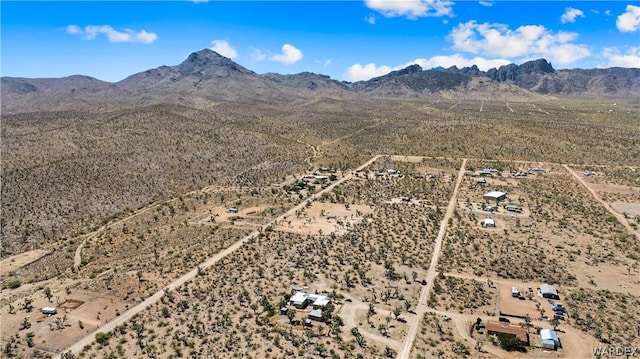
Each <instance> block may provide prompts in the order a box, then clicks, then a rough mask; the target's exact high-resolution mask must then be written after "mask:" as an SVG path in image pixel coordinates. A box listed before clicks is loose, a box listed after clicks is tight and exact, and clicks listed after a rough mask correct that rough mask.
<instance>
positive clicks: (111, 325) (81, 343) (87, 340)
mask: <svg viewBox="0 0 640 359" xmlns="http://www.w3.org/2000/svg"><path fill="white" fill-rule="evenodd" d="M380 157H382V155H377V156H374V157H373V158H371V159H370V160H368V161H367V162H365V163H364V164H362V165H361V166H360V167H358V168H356V169H355V171H359V170H363V169H364V168H366V167H367V166H369V165H370V164H372V163H373V162H375V161H376V160H377V159H378V158H380ZM463 167H464V164H463ZM353 173H354V171H349V172H348V174H347V175H346V176H344V177H342V178H340V179H339V180H337V181H336V182H334V183H332V184H331V185H329V186H328V187H327V188H325V189H323V190H322V191H319V192H317V193H315V194H314V195H312V196H311V197H310V198H309V199H308V200H310V201H313V200H315V199H316V198H319V197H320V196H321V195H322V194H323V193H325V192H329V191H331V190H333V189H334V188H335V187H336V186H338V185H340V184H341V183H343V182H345V181H348V180H349V179H351V177H353ZM306 202H307V201H306V200H305V201H302V202H301V203H300V204H298V205H296V206H294V207H292V208H291V209H289V210H288V211H287V212H285V213H283V214H281V215H280V216H279V217H277V218H275V219H272V220H271V221H270V222H268V223H266V224H265V225H264V227H266V226H270V225H274V224H275V223H276V222H281V221H283V220H284V218H285V217H287V216H290V215H293V214H295V212H296V211H298V210H300V209H302V208H303V207H304V206H305V205H306ZM158 205H159V204H158ZM153 207H154V206H151V207H146V208H145V209H143V210H141V211H144V210H149V209H151V208H153ZM137 214H139V213H136V215H137ZM132 215H133V214H132ZM129 217H130V216H129ZM100 230H101V229H100ZM100 230H98V231H96V232H93V233H92V234H93V235H95V234H96V233H99V231H100ZM258 234H259V232H258V231H257V230H255V231H253V232H251V233H249V234H248V235H247V236H246V237H244V238H242V239H241V240H239V241H237V242H235V243H234V244H232V245H231V246H230V247H228V248H226V249H224V250H222V251H221V252H218V253H217V254H216V255H214V256H213V257H211V258H209V259H207V260H206V261H204V262H203V263H201V264H200V265H199V266H197V267H196V268H193V269H192V270H191V271H189V272H188V273H186V274H184V275H182V276H181V277H179V278H178V279H176V280H174V281H173V282H171V283H170V284H169V285H167V286H166V288H168V289H169V290H174V289H176V288H177V287H179V286H181V285H183V284H184V283H186V282H187V281H190V280H192V279H193V278H195V277H196V276H197V275H198V267H200V268H201V269H203V270H206V269H207V268H209V267H211V266H212V265H214V264H215V263H217V262H218V261H220V260H221V259H223V258H224V257H226V256H228V255H229V254H231V253H233V252H234V251H236V250H237V249H238V248H240V247H242V246H243V245H244V244H245V243H246V242H247V241H249V240H250V239H252V238H254V237H255V236H257V235H258ZM90 235H91V234H90ZM164 293H165V290H164V289H163V290H160V291H158V292H156V293H155V294H153V295H152V296H150V297H148V298H147V299H145V300H144V301H143V302H142V303H140V304H138V305H136V306H134V307H132V308H131V309H129V310H127V311H126V312H124V313H122V314H121V315H120V316H118V317H116V318H114V319H113V320H111V321H110V322H108V323H106V324H104V325H103V326H101V327H99V328H98V329H96V330H95V331H93V332H91V333H89V334H88V335H86V336H85V337H83V338H81V339H80V340H78V341H77V342H75V343H74V344H72V345H71V346H69V347H67V348H66V349H64V350H63V351H62V352H63V353H64V352H68V351H71V352H72V353H76V354H77V353H79V352H80V351H81V350H82V348H84V347H85V346H86V345H89V344H91V343H93V341H94V340H95V335H96V333H98V332H104V333H107V332H109V331H111V330H113V329H115V328H116V327H117V326H119V325H122V324H124V323H125V322H127V321H128V320H129V319H131V318H132V317H133V316H135V315H136V314H138V313H140V312H141V311H143V310H145V309H147V308H148V307H150V306H151V305H153V304H155V303H157V302H158V301H159V300H160V298H162V297H163V296H164ZM54 358H55V359H60V358H61V354H58V355H56V356H55V357H54Z"/></svg>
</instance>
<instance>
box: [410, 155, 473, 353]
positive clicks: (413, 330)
mask: <svg viewBox="0 0 640 359" xmlns="http://www.w3.org/2000/svg"><path fill="white" fill-rule="evenodd" d="M466 166H467V159H466V158H465V159H464V160H463V161H462V165H461V166H460V171H458V178H457V180H456V186H455V187H454V189H453V194H451V199H449V205H448V206H447V211H446V212H445V214H444V218H443V219H442V222H440V231H439V232H438V237H436V243H435V245H434V248H433V256H432V257H431V263H430V264H429V271H427V278H426V279H427V285H426V286H424V287H423V288H422V292H420V300H419V301H418V306H417V308H416V314H417V315H416V316H415V318H414V320H413V321H411V322H410V323H409V331H408V332H407V336H406V337H405V339H404V343H402V347H401V348H400V351H398V358H402V359H404V358H409V354H411V348H412V347H413V342H414V341H415V339H416V334H418V328H419V327H420V320H421V319H422V317H423V316H424V313H425V312H427V311H428V310H429V307H427V297H428V295H429V292H430V291H431V287H433V279H434V278H435V277H436V274H437V273H436V267H437V265H438V258H440V250H441V249H442V241H443V240H444V235H445V233H446V232H447V222H448V221H449V218H451V216H452V215H453V212H454V210H455V208H456V204H457V203H458V188H459V187H460V183H461V182H462V178H463V176H464V172H465V168H466Z"/></svg>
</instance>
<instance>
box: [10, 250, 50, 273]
mask: <svg viewBox="0 0 640 359" xmlns="http://www.w3.org/2000/svg"><path fill="white" fill-rule="evenodd" d="M49 253H50V252H49V251H45V250H42V249H36V250H33V251H29V252H24V253H20V254H16V255H15V256H11V257H8V258H6V259H4V260H2V261H1V262H0V274H2V275H6V274H8V273H9V272H12V271H15V270H16V269H18V268H20V267H22V266H25V265H27V264H29V263H33V262H35V261H37V260H38V259H40V258H42V257H44V256H46V255H47V254H49Z"/></svg>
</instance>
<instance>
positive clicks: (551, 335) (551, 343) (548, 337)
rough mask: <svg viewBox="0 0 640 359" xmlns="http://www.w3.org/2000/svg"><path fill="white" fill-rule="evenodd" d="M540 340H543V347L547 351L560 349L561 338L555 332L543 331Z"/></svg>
mask: <svg viewBox="0 0 640 359" xmlns="http://www.w3.org/2000/svg"><path fill="white" fill-rule="evenodd" d="M540 339H542V347H543V348H545V349H553V350H556V349H558V348H559V347H560V338H559V337H558V333H557V332H556V331H555V330H551V329H541V330H540Z"/></svg>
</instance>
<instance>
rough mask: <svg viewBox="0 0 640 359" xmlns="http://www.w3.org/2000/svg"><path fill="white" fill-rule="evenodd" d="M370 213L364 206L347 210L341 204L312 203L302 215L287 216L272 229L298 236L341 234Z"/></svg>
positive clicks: (369, 209)
mask: <svg viewBox="0 0 640 359" xmlns="http://www.w3.org/2000/svg"><path fill="white" fill-rule="evenodd" d="M371 211H372V209H371V207H369V206H365V205H351V206H349V208H348V209H347V208H346V207H345V206H344V205H343V204H337V203H321V202H313V203H312V204H311V206H310V207H309V208H305V210H304V214H303V215H301V216H299V217H297V216H296V215H288V216H286V217H285V218H284V220H283V221H280V222H279V223H280V224H279V225H277V226H275V227H274V229H275V230H278V231H285V232H291V233H298V234H317V233H319V232H320V231H322V233H325V234H327V233H336V234H342V233H345V232H346V231H348V229H349V227H350V226H352V225H353V224H355V223H357V222H360V221H361V220H362V218H363V215H365V214H368V213H371Z"/></svg>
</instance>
